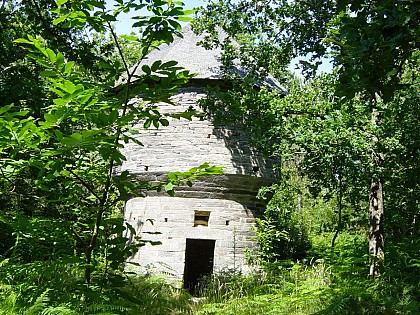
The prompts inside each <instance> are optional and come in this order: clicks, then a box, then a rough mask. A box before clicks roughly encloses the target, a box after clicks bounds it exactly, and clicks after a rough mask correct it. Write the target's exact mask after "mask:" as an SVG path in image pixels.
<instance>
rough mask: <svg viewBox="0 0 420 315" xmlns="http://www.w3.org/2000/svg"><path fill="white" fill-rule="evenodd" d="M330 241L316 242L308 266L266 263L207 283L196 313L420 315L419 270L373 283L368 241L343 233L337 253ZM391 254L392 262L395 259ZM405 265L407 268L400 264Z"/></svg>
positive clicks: (326, 237)
mask: <svg viewBox="0 0 420 315" xmlns="http://www.w3.org/2000/svg"><path fill="white" fill-rule="evenodd" d="M331 237H332V233H330V234H328V233H325V234H323V235H318V236H317V237H313V238H312V249H311V251H309V252H308V255H307V259H306V260H303V261H299V262H294V263H292V262H285V261H283V262H276V263H265V264H264V265H262V266H261V269H260V271H259V272H257V273H254V274H250V275H246V276H241V275H238V274H235V273H230V274H221V275H217V276H212V277H210V278H208V279H206V281H205V285H204V286H203V287H202V288H201V294H202V296H203V297H205V299H203V302H202V304H200V305H197V306H196V307H195V314H199V315H222V314H223V315H238V314H240V315H257V314H279V315H282V314H287V315H289V314H290V315H309V314H313V315H315V314H316V315H335V314H337V315H339V314H340V315H346V314H348V315H360V314H372V315H381V314H382V315H388V314H389V315H391V314H405V315H414V314H420V294H419V282H418V277H419V275H420V274H419V270H420V268H418V266H417V265H416V264H413V265H411V267H406V269H405V270H406V271H407V272H406V273H404V275H403V274H402V271H404V270H402V269H401V266H399V267H398V266H395V261H394V262H393V264H394V266H393V268H389V269H388V270H389V271H388V272H385V273H384V274H383V275H382V277H381V278H379V279H375V280H372V279H369V278H368V277H367V270H368V256H367V255H366V253H365V246H364V245H365V237H364V236H363V235H362V234H360V233H359V234H352V233H348V232H343V233H341V234H340V235H339V237H338V238H337V240H336V246H335V247H334V248H331V245H330V244H331ZM389 247H390V248H393V247H392V245H390V246H389ZM397 247H398V248H399V249H401V247H400V246H397ZM410 250H411V251H412V247H411V248H410ZM388 254H389V256H391V257H389V260H390V261H391V262H392V255H393V254H392V252H390V253H388ZM406 254H407V253H406ZM413 254H414V253H411V256H410V257H413ZM399 255H400V256H401V255H403V253H401V252H400V253H399ZM412 261H414V260H413V259H412ZM400 263H402V264H406V263H405V262H403V261H402V260H401V259H400ZM416 266H417V267H416ZM416 268H417V269H416ZM410 276H411V277H410ZM408 277H410V278H408Z"/></svg>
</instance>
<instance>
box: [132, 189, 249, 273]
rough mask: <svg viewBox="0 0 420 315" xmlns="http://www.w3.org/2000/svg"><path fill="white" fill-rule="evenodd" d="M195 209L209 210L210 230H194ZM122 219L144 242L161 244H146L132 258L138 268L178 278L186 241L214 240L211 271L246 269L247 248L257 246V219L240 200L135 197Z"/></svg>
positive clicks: (207, 228)
mask: <svg viewBox="0 0 420 315" xmlns="http://www.w3.org/2000/svg"><path fill="white" fill-rule="evenodd" d="M195 211H209V212H210V216H209V221H208V226H201V225H199V226H194V212H195ZM126 221H127V222H129V223H130V224H131V225H133V227H134V228H135V229H136V231H137V235H138V236H140V237H141V238H142V239H145V240H152V241H160V242H161V243H162V244H161V245H150V244H147V245H146V246H144V247H142V248H141V250H140V251H139V252H138V253H137V254H136V255H135V256H134V257H132V258H131V259H130V260H131V261H135V262H140V263H141V265H142V266H143V268H141V270H145V271H149V272H152V273H164V274H167V275H169V276H170V277H171V278H174V279H179V280H181V279H182V277H183V273H184V259H185V246H186V239H208V240H215V249H214V267H213V270H214V271H215V272H220V271H223V270H233V269H235V270H236V271H241V272H244V273H246V272H247V271H248V268H249V266H248V265H247V263H246V256H245V249H246V248H249V249H253V248H254V247H255V242H254V241H253V239H252V236H253V235H254V232H253V228H254V226H255V220H254V217H253V214H252V212H250V211H247V210H246V209H245V208H244V207H243V206H242V205H241V204H240V203H238V202H235V201H231V200H223V199H198V198H181V197H163V196H159V197H157V196H156V197H145V198H134V199H132V200H130V201H129V202H128V203H127V206H126ZM155 233H160V234H155Z"/></svg>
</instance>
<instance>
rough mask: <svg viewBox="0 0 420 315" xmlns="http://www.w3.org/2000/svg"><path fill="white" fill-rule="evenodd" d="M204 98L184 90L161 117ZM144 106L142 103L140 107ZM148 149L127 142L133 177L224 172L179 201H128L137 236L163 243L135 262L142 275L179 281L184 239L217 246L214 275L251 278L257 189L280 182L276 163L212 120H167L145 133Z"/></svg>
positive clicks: (180, 192)
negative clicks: (204, 216)
mask: <svg viewBox="0 0 420 315" xmlns="http://www.w3.org/2000/svg"><path fill="white" fill-rule="evenodd" d="M203 97H205V93H204V89H203V88H199V87H191V86H190V87H186V88H184V89H181V90H180V92H179V94H177V95H175V96H174V97H173V98H172V101H173V103H174V104H176V105H172V104H160V105H159V110H160V112H161V113H175V112H183V111H186V110H187V109H188V108H190V107H193V108H194V109H196V110H198V109H199V106H198V102H199V100H200V99H201V98H203ZM138 101H140V100H138ZM139 129H140V133H139V135H138V136H137V138H138V140H139V141H141V142H142V143H143V144H144V146H143V147H141V146H138V145H136V144H134V143H129V144H127V145H126V146H125V148H124V150H123V153H124V155H125V156H126V157H127V161H126V162H125V163H124V164H123V165H122V167H121V169H120V171H123V170H128V171H130V173H132V174H136V175H137V176H138V177H139V178H140V179H143V180H148V181H159V180H163V179H164V178H165V174H167V173H168V172H173V171H186V170H189V169H190V168H192V167H196V166H198V165H200V164H202V163H204V162H210V163H212V164H213V165H217V166H223V167H224V171H225V174H224V175H220V176H209V177H203V178H199V179H198V180H196V181H194V182H193V186H192V187H188V186H184V187H177V188H176V189H175V197H169V196H167V195H165V194H164V193H160V194H158V193H156V192H153V191H150V192H147V193H145V197H142V198H134V199H131V200H129V201H128V202H127V205H126V211H125V220H126V221H127V222H129V223H130V224H131V225H132V226H133V227H134V228H135V229H136V231H137V236H139V237H141V238H142V239H145V240H152V241H159V242H161V243H162V244H161V245H156V246H152V245H150V244H147V245H146V246H144V247H142V248H141V249H140V251H139V252H138V253H137V254H136V255H135V256H134V257H131V259H130V261H132V262H136V263H139V264H140V265H141V268H140V269H142V270H148V271H149V272H153V273H165V274H168V275H170V276H171V277H172V278H174V279H179V280H181V279H182V277H183V273H184V268H185V261H186V252H185V251H186V243H187V239H190V240H191V239H192V240H211V241H214V244H215V247H214V261H213V270H214V271H216V272H218V271H222V270H228V269H236V271H241V272H247V270H248V269H249V266H248V265H247V264H246V257H245V251H246V250H245V249H246V248H250V249H252V248H254V247H255V246H256V244H255V240H254V239H253V236H254V227H255V217H256V216H258V214H259V213H260V210H262V209H263V207H264V201H261V200H258V199H257V198H256V195H257V192H258V189H259V188H260V187H261V186H263V185H269V184H270V183H271V182H272V181H273V180H274V179H275V178H276V177H277V174H276V171H275V170H274V168H273V163H272V161H267V160H265V159H264V158H263V157H262V156H261V155H259V154H258V152H256V151H255V150H254V149H252V148H251V147H250V146H249V144H248V142H247V138H246V135H245V134H244V133H242V132H241V131H239V130H238V129H237V128H233V127H228V126H215V125H214V124H213V123H212V122H211V121H210V120H208V119H200V118H196V117H195V118H193V119H192V120H191V121H189V120H186V119H180V120H178V119H174V118H169V126H168V127H161V128H160V129H158V130H157V129H155V128H153V127H152V128H150V129H148V130H142V128H141V127H139ZM203 211H204V212H208V213H209V217H208V225H207V226H203V225H196V224H194V218H195V215H196V213H197V212H203Z"/></svg>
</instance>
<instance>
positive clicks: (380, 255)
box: [369, 179, 385, 277]
mask: <svg viewBox="0 0 420 315" xmlns="http://www.w3.org/2000/svg"><path fill="white" fill-rule="evenodd" d="M383 222H384V199H383V190H382V180H381V179H373V180H372V181H371V185H370V192H369V256H370V260H369V262H370V269H369V276H371V277H376V276H378V275H380V273H381V270H382V267H383V262H384V244H385V238H384V231H383Z"/></svg>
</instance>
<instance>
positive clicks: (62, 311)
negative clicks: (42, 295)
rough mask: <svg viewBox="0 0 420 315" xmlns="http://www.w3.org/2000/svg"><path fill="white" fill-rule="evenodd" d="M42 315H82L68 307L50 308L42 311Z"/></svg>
mask: <svg viewBox="0 0 420 315" xmlns="http://www.w3.org/2000/svg"><path fill="white" fill-rule="evenodd" d="M41 315H80V313H78V312H76V311H73V310H71V309H70V308H68V307H66V306H56V307H53V306H50V307H48V308H46V309H45V310H43V311H42V313H41Z"/></svg>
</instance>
